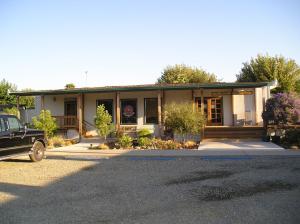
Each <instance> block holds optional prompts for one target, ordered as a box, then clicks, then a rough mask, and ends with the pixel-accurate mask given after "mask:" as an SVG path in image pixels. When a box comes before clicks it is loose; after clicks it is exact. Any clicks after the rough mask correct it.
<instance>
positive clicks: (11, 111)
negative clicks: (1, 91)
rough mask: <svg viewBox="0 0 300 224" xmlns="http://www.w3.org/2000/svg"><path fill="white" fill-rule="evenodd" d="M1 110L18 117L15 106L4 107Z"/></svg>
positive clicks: (18, 112)
mask: <svg viewBox="0 0 300 224" xmlns="http://www.w3.org/2000/svg"><path fill="white" fill-rule="evenodd" d="M3 112H4V113H6V114H10V115H15V116H16V117H18V118H20V111H19V110H18V108H16V107H12V108H5V109H4V110H3Z"/></svg>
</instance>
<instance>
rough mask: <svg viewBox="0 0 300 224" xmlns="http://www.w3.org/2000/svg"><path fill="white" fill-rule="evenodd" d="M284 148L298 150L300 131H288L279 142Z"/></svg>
mask: <svg viewBox="0 0 300 224" xmlns="http://www.w3.org/2000/svg"><path fill="white" fill-rule="evenodd" d="M281 142H282V144H283V145H284V146H286V147H291V146H297V147H298V148H300V129H289V130H287V131H286V132H285V135H284V137H283V138H282V140H281Z"/></svg>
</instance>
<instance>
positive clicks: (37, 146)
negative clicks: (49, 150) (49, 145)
mask: <svg viewBox="0 0 300 224" xmlns="http://www.w3.org/2000/svg"><path fill="white" fill-rule="evenodd" d="M44 154H45V146H44V144H43V143H42V142H40V141H36V142H35V143H34V144H33V146H32V149H31V153H30V154H29V158H30V159H31V161H33V162H38V161H41V160H42V159H43V158H44Z"/></svg>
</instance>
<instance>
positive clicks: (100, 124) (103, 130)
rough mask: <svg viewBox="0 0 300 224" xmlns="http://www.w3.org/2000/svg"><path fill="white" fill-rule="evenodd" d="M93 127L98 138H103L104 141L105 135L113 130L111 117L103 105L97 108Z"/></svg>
mask: <svg viewBox="0 0 300 224" xmlns="http://www.w3.org/2000/svg"><path fill="white" fill-rule="evenodd" d="M95 125H96V127H97V131H98V134H99V136H101V137H104V138H105V139H106V137H107V135H108V134H109V133H111V132H112V131H113V129H114V128H113V125H112V117H111V115H110V114H109V113H108V111H107V110H106V109H105V106H104V105H100V106H98V107H97V112H96V117H95Z"/></svg>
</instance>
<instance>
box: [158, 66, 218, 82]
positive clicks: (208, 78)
mask: <svg viewBox="0 0 300 224" xmlns="http://www.w3.org/2000/svg"><path fill="white" fill-rule="evenodd" d="M217 81H218V80H217V77H216V76H215V75H214V74H212V73H208V72H206V71H204V70H202V69H200V68H196V67H194V68H193V67H190V66H187V65H185V64H181V65H178V64H176V65H174V66H167V67H166V68H165V69H164V71H163V72H162V75H161V77H160V78H159V79H158V80H157V82H158V83H173V84H177V83H207V82H217Z"/></svg>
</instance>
